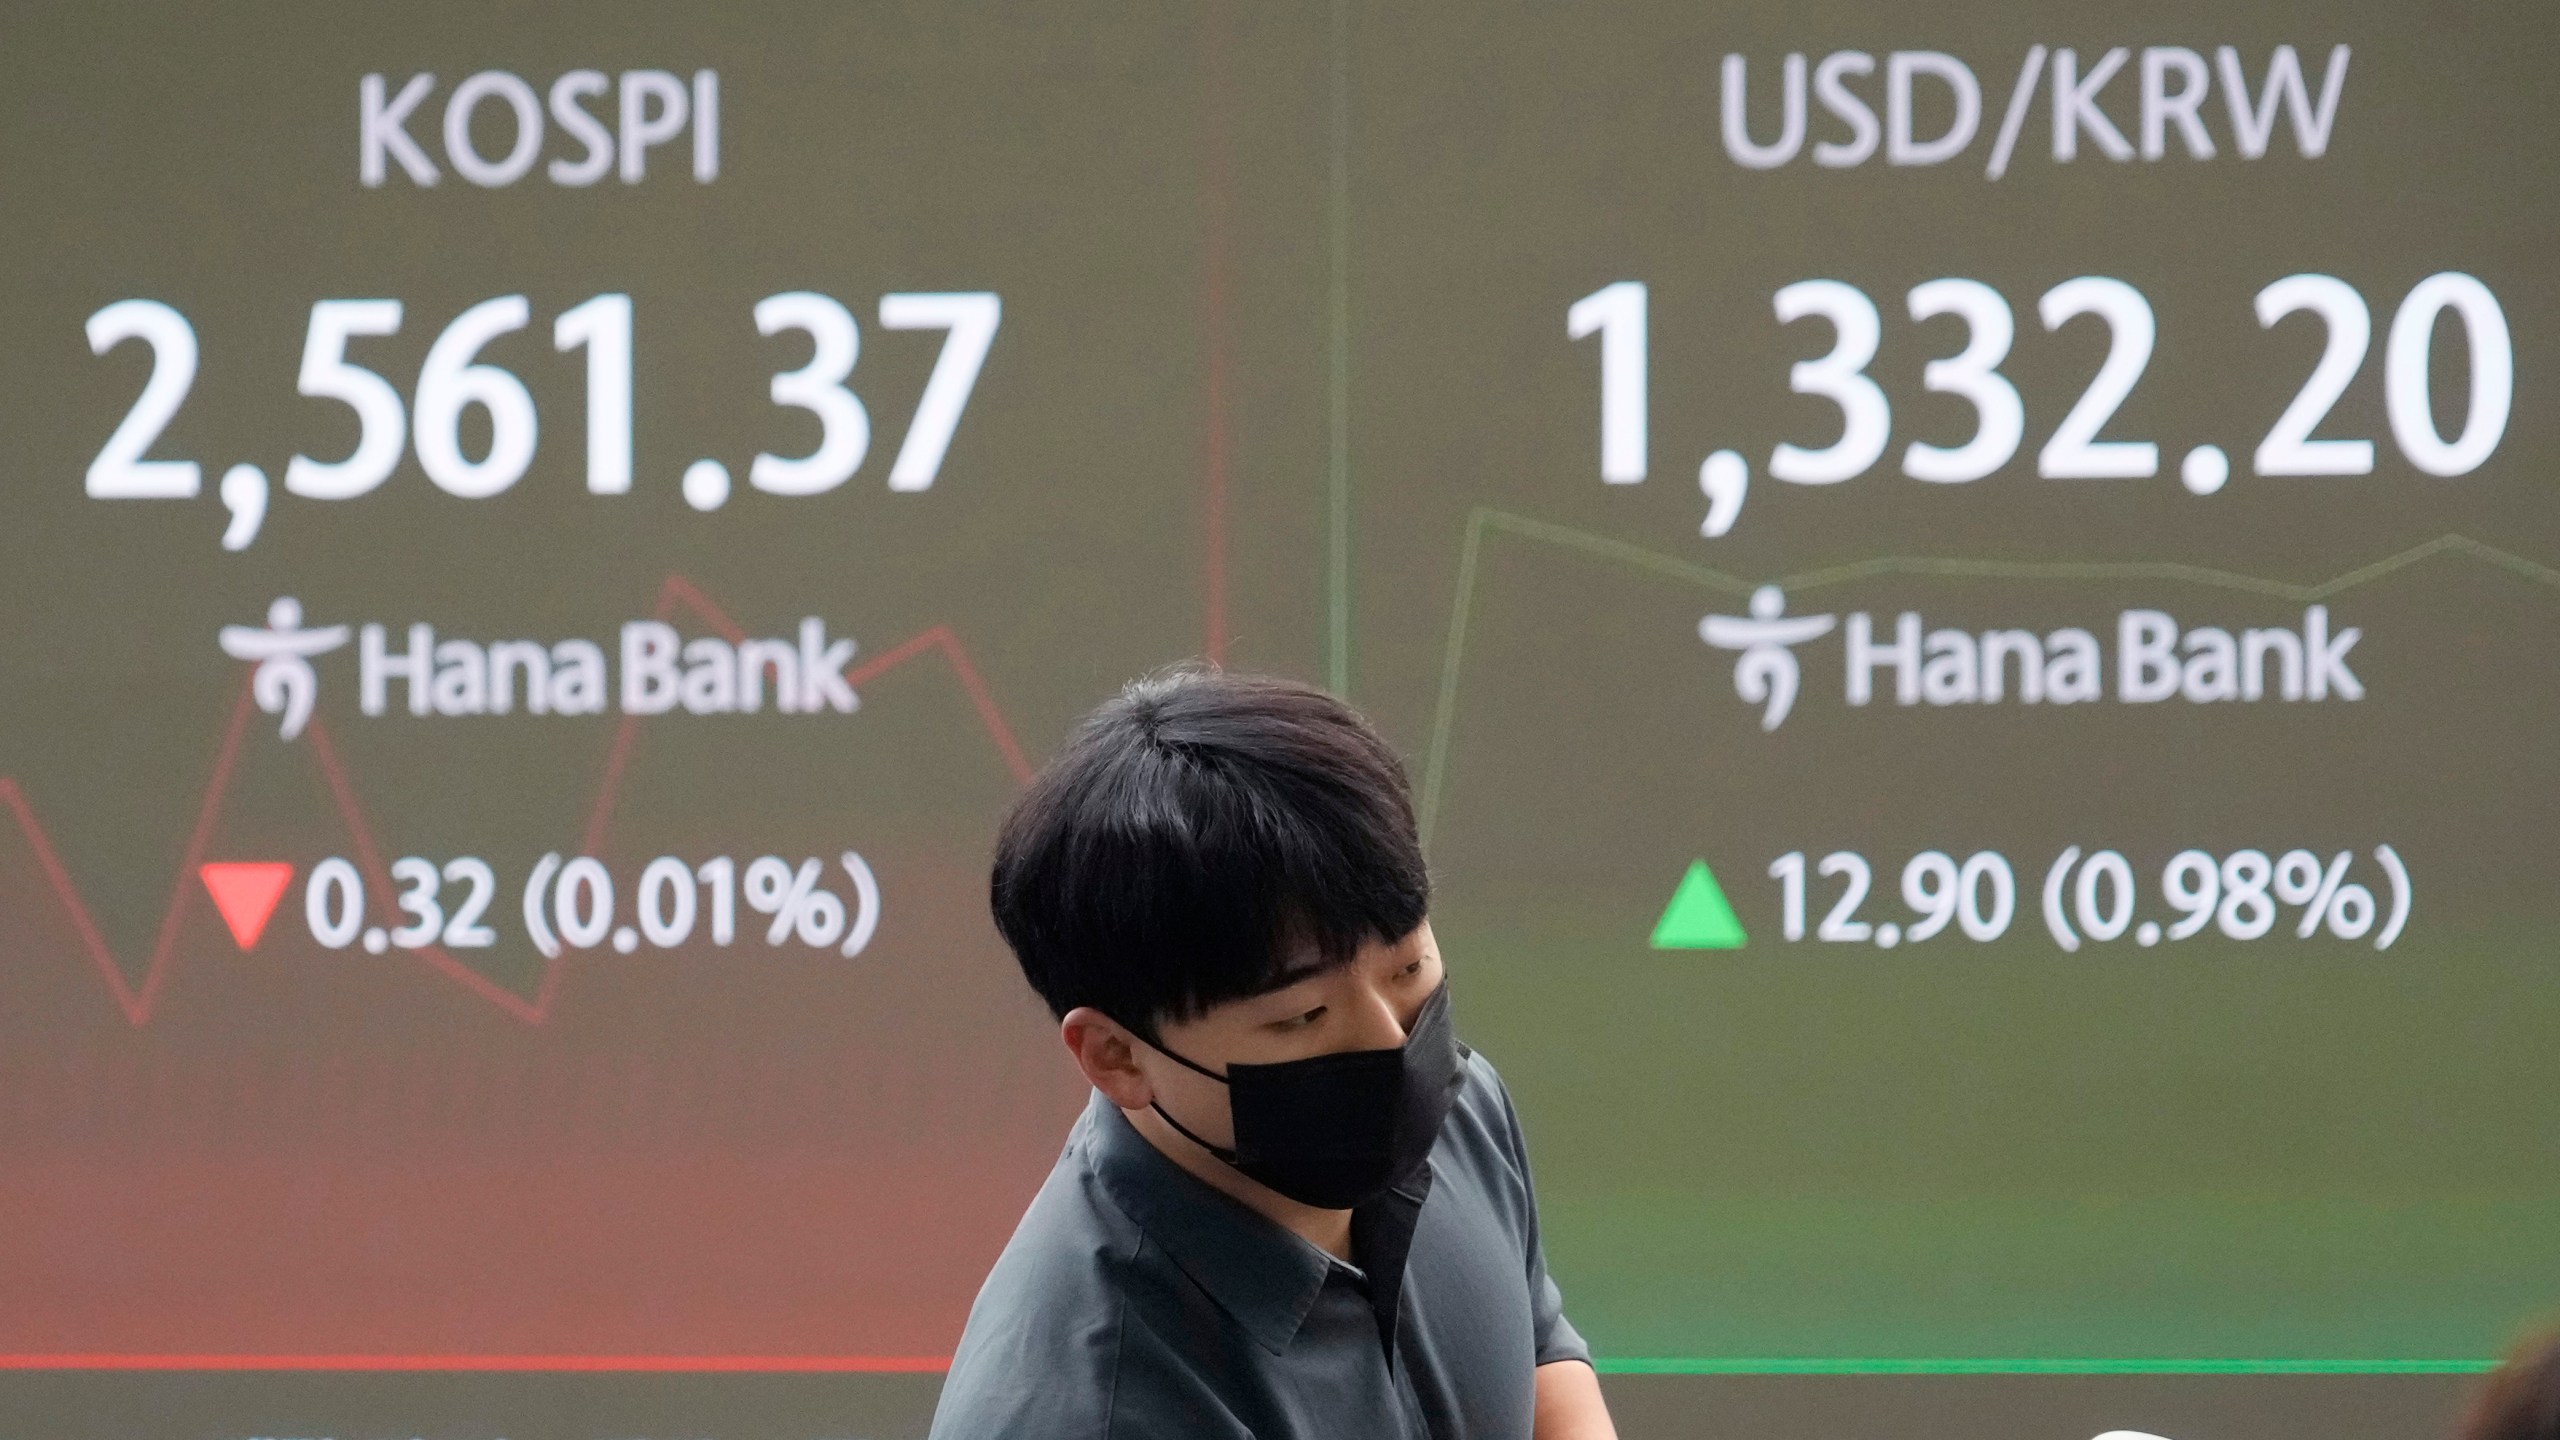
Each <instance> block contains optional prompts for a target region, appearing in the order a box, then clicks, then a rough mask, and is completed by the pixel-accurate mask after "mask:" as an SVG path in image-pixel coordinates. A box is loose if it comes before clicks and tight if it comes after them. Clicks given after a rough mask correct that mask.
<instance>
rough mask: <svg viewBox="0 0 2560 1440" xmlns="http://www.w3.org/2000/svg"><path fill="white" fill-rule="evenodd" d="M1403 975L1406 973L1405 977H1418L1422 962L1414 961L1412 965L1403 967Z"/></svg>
mask: <svg viewBox="0 0 2560 1440" xmlns="http://www.w3.org/2000/svg"><path fill="white" fill-rule="evenodd" d="M1404 973H1406V974H1407V975H1419V974H1421V973H1422V962H1421V961H1419V960H1416V961H1414V962H1413V963H1412V964H1410V965H1407V966H1406V967H1404Z"/></svg>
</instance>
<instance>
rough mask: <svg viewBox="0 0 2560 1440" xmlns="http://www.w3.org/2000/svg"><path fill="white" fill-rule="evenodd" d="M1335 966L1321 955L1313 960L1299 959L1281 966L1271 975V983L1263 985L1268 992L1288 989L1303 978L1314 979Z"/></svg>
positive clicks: (1265, 991) (1266, 992)
mask: <svg viewBox="0 0 2560 1440" xmlns="http://www.w3.org/2000/svg"><path fill="white" fill-rule="evenodd" d="M1334 968H1336V967H1335V966H1334V965H1333V963H1332V962H1330V961H1327V960H1325V959H1323V958H1321V957H1319V958H1317V959H1313V960H1299V961H1295V962H1292V963H1291V964H1288V965H1284V966H1282V967H1280V970H1279V971H1278V973H1276V974H1274V975H1273V976H1272V977H1271V983H1270V984H1269V985H1267V986H1265V987H1263V989H1264V993H1265V994H1268V993H1270V992H1271V991H1274V990H1286V989H1288V988H1289V987H1290V986H1292V985H1295V984H1297V983H1298V982H1299V981H1301V980H1312V979H1314V978H1315V977H1317V976H1318V975H1322V974H1324V973H1325V972H1326V971H1328V970H1332V969H1334Z"/></svg>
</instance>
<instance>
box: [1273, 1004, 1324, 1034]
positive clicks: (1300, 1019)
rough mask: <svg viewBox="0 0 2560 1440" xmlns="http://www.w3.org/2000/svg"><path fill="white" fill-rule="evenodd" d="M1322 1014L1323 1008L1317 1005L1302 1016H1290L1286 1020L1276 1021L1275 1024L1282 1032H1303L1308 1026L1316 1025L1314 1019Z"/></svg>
mask: <svg viewBox="0 0 2560 1440" xmlns="http://www.w3.org/2000/svg"><path fill="white" fill-rule="evenodd" d="M1323 1013H1324V1007H1323V1006H1321V1005H1319V1006H1317V1007H1316V1008H1314V1009H1313V1010H1310V1011H1308V1012H1307V1013H1305V1014H1304V1015H1292V1016H1290V1017H1289V1018H1288V1019H1286V1020H1282V1021H1278V1022H1276V1023H1277V1024H1278V1025H1279V1027H1280V1028H1281V1029H1283V1030H1304V1029H1305V1028H1307V1027H1308V1026H1310V1025H1313V1024H1314V1023H1316V1017H1317V1016H1319V1015H1322V1014H1323Z"/></svg>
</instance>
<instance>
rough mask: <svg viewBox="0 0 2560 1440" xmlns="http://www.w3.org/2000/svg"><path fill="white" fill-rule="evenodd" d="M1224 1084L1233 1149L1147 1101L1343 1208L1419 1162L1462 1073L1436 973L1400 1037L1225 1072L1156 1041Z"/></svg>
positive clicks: (1294, 1194) (1277, 1181) (1270, 1175)
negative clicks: (1381, 1046) (1376, 1045)
mask: <svg viewBox="0 0 2560 1440" xmlns="http://www.w3.org/2000/svg"><path fill="white" fill-rule="evenodd" d="M1155 1048H1156V1049H1158V1050H1163V1051H1164V1053H1165V1054H1167V1055H1170V1056H1172V1057H1173V1059H1174V1060H1175V1061H1176V1062H1178V1063H1180V1064H1183V1065H1186V1066H1189V1067H1190V1068H1191V1069H1194V1070H1197V1071H1199V1072H1200V1073H1201V1074H1203V1075H1206V1076H1208V1077H1209V1078H1210V1079H1212V1080H1216V1081H1218V1082H1220V1083H1221V1084H1224V1085H1225V1086H1227V1104H1228V1109H1229V1111H1230V1112H1231V1113H1232V1114H1233V1116H1234V1118H1235V1136H1236V1143H1235V1148H1234V1149H1232V1150H1230V1149H1228V1148H1226V1147H1224V1146H1220V1145H1212V1144H1210V1143H1209V1142H1208V1141H1206V1140H1203V1139H1201V1138H1200V1137H1199V1136H1197V1135H1194V1134H1192V1133H1191V1131H1190V1129H1189V1128H1188V1127H1187V1126H1185V1125H1184V1124H1183V1123H1182V1122H1181V1121H1179V1120H1176V1119H1174V1118H1173V1117H1172V1116H1171V1115H1166V1114H1165V1109H1164V1107H1163V1106H1162V1105H1156V1104H1154V1103H1153V1102H1149V1105H1150V1108H1152V1109H1153V1110H1154V1111H1155V1112H1156V1113H1157V1114H1158V1115H1163V1116H1164V1121H1165V1123H1166V1124H1168V1125H1171V1126H1172V1127H1173V1128H1174V1129H1176V1130H1179V1131H1181V1132H1182V1135H1183V1138H1185V1139H1187V1140H1189V1141H1191V1142H1192V1143H1193V1144H1195V1145H1198V1146H1199V1147H1200V1148H1202V1149H1204V1150H1206V1151H1208V1152H1209V1153H1210V1154H1212V1155H1215V1156H1217V1157H1218V1158H1219V1159H1221V1160H1223V1161H1225V1162H1227V1163H1228V1164H1229V1165H1232V1166H1234V1167H1235V1168H1236V1169H1238V1170H1240V1171H1242V1172H1243V1173H1245V1174H1246V1175H1249V1176H1251V1177H1252V1178H1254V1179H1255V1180H1258V1181H1261V1182H1262V1183H1263V1184H1265V1185H1267V1186H1269V1187H1271V1188H1272V1189H1273V1190H1276V1191H1278V1192H1279V1193H1280V1194H1283V1195H1286V1196H1288V1197H1289V1198H1290V1199H1292V1200H1295V1201H1297V1202H1298V1203H1300V1204H1302V1205H1313V1206H1316V1207H1317V1208H1319V1209H1324V1210H1348V1209H1351V1208H1352V1207H1353V1206H1356V1205H1359V1204H1361V1203H1362V1202H1364V1201H1367V1200H1371V1199H1374V1198H1376V1197H1377V1196H1379V1195H1382V1194H1384V1193H1386V1191H1387V1190H1389V1189H1390V1188H1392V1187H1394V1186H1395V1185H1397V1184H1398V1183H1400V1182H1402V1181H1403V1180H1404V1179H1405V1178H1406V1177H1407V1176H1410V1175H1411V1174H1413V1173H1414V1172H1415V1171H1416V1170H1419V1169H1420V1168H1422V1165H1423V1162H1425V1161H1426V1160H1428V1159H1429V1158H1430V1156H1431V1146H1432V1143H1433V1142H1434V1141H1435V1140H1437V1139H1438V1138H1439V1136H1440V1123H1441V1122H1442V1121H1443V1120H1446V1119H1447V1118H1448V1116H1449V1106H1450V1105H1451V1104H1452V1103H1453V1102H1454V1101H1455V1100H1456V1099H1457V1095H1458V1086H1459V1085H1460V1083H1462V1079H1463V1077H1462V1076H1461V1074H1460V1072H1459V1069H1458V1056H1459V1050H1458V1041H1457V1036H1456V1035H1454V1034H1453V1033H1451V1031H1450V1029H1449V982H1448V980H1447V979H1446V978H1445V977H1444V978H1443V979H1442V980H1441V982H1440V986H1439V988H1438V989H1435V990H1433V991H1432V992H1431V997H1430V998H1429V999H1427V1000H1425V1001H1423V1002H1422V1013H1421V1014H1420V1015H1417V1016H1416V1017H1414V1022H1413V1028H1412V1029H1411V1030H1410V1031H1408V1032H1407V1033H1406V1035H1405V1041H1404V1043H1403V1044H1402V1045H1399V1046H1395V1047H1393V1048H1390V1049H1385V1050H1343V1051H1337V1052H1335V1053H1334V1054H1331V1055H1310V1056H1308V1057H1307V1058H1306V1059H1304V1060H1284V1061H1281V1062H1280V1063H1278V1064H1274V1065H1242V1064H1239V1065H1230V1066H1228V1067H1227V1073H1226V1074H1224V1075H1221V1074H1219V1073H1218V1072H1216V1071H1214V1070H1211V1069H1209V1068H1208V1067H1206V1066H1203V1065H1199V1064H1195V1063H1193V1062H1192V1061H1190V1060H1187V1059H1184V1058H1183V1057H1182V1056H1180V1055H1174V1053H1173V1052H1172V1051H1170V1050H1165V1048H1164V1047H1163V1046H1162V1045H1157V1046H1156V1047H1155Z"/></svg>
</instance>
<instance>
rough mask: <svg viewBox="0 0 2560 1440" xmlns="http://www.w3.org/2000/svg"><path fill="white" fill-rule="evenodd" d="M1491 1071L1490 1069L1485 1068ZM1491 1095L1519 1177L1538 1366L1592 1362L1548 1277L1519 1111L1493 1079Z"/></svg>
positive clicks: (1499, 1081) (1524, 1256)
mask: <svg viewBox="0 0 2560 1440" xmlns="http://www.w3.org/2000/svg"><path fill="white" fill-rule="evenodd" d="M1486 1068H1487V1069H1491V1066H1489V1065H1488V1066H1487V1067H1486ZM1493 1088H1494V1093H1496V1094H1498V1095H1500V1096H1501V1097H1502V1129H1503V1137H1502V1138H1503V1145H1504V1148H1506V1149H1507V1150H1509V1151H1510V1158H1511V1163H1512V1167H1513V1168H1514V1169H1515V1170H1516V1171H1517V1172H1518V1173H1519V1176H1520V1191H1521V1198H1522V1202H1523V1203H1522V1206H1521V1209H1522V1214H1523V1216H1524V1217H1525V1219H1524V1223H1523V1224H1522V1226H1521V1250H1522V1251H1523V1254H1522V1257H1521V1259H1522V1262H1523V1263H1524V1264H1525V1265H1526V1266H1527V1267H1528V1272H1529V1309H1530V1322H1531V1325H1532V1327H1533V1328H1532V1333H1533V1334H1534V1335H1535V1336H1536V1340H1537V1356H1538V1363H1539V1364H1541V1365H1546V1364H1550V1363H1552V1362H1554V1361H1557V1360H1579V1361H1581V1362H1583V1363H1584V1364H1586V1365H1588V1364H1590V1363H1591V1346H1590V1345H1589V1343H1587V1342H1586V1341H1584V1340H1583V1338H1582V1332H1581V1331H1579V1330H1576V1329H1574V1328H1573V1322H1572V1321H1570V1320H1567V1319H1566V1318H1565V1315H1564V1292H1563V1291H1562V1290H1560V1289H1558V1288H1557V1286H1556V1282H1555V1279H1554V1277H1553V1276H1550V1275H1549V1274H1547V1253H1546V1246H1545V1245H1544V1243H1543V1242H1542V1241H1541V1240H1540V1239H1539V1234H1538V1187H1537V1182H1536V1181H1534V1180H1533V1179H1531V1178H1530V1174H1529V1145H1528V1141H1527V1140H1526V1139H1525V1138H1524V1137H1523V1136H1522V1135H1521V1133H1520V1112H1519V1111H1518V1110H1517V1109H1515V1108H1514V1107H1513V1106H1512V1103H1511V1090H1510V1087H1508V1086H1506V1085H1504V1084H1503V1083H1502V1079H1501V1077H1500V1076H1498V1075H1497V1076H1495V1077H1494V1082H1493Z"/></svg>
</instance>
